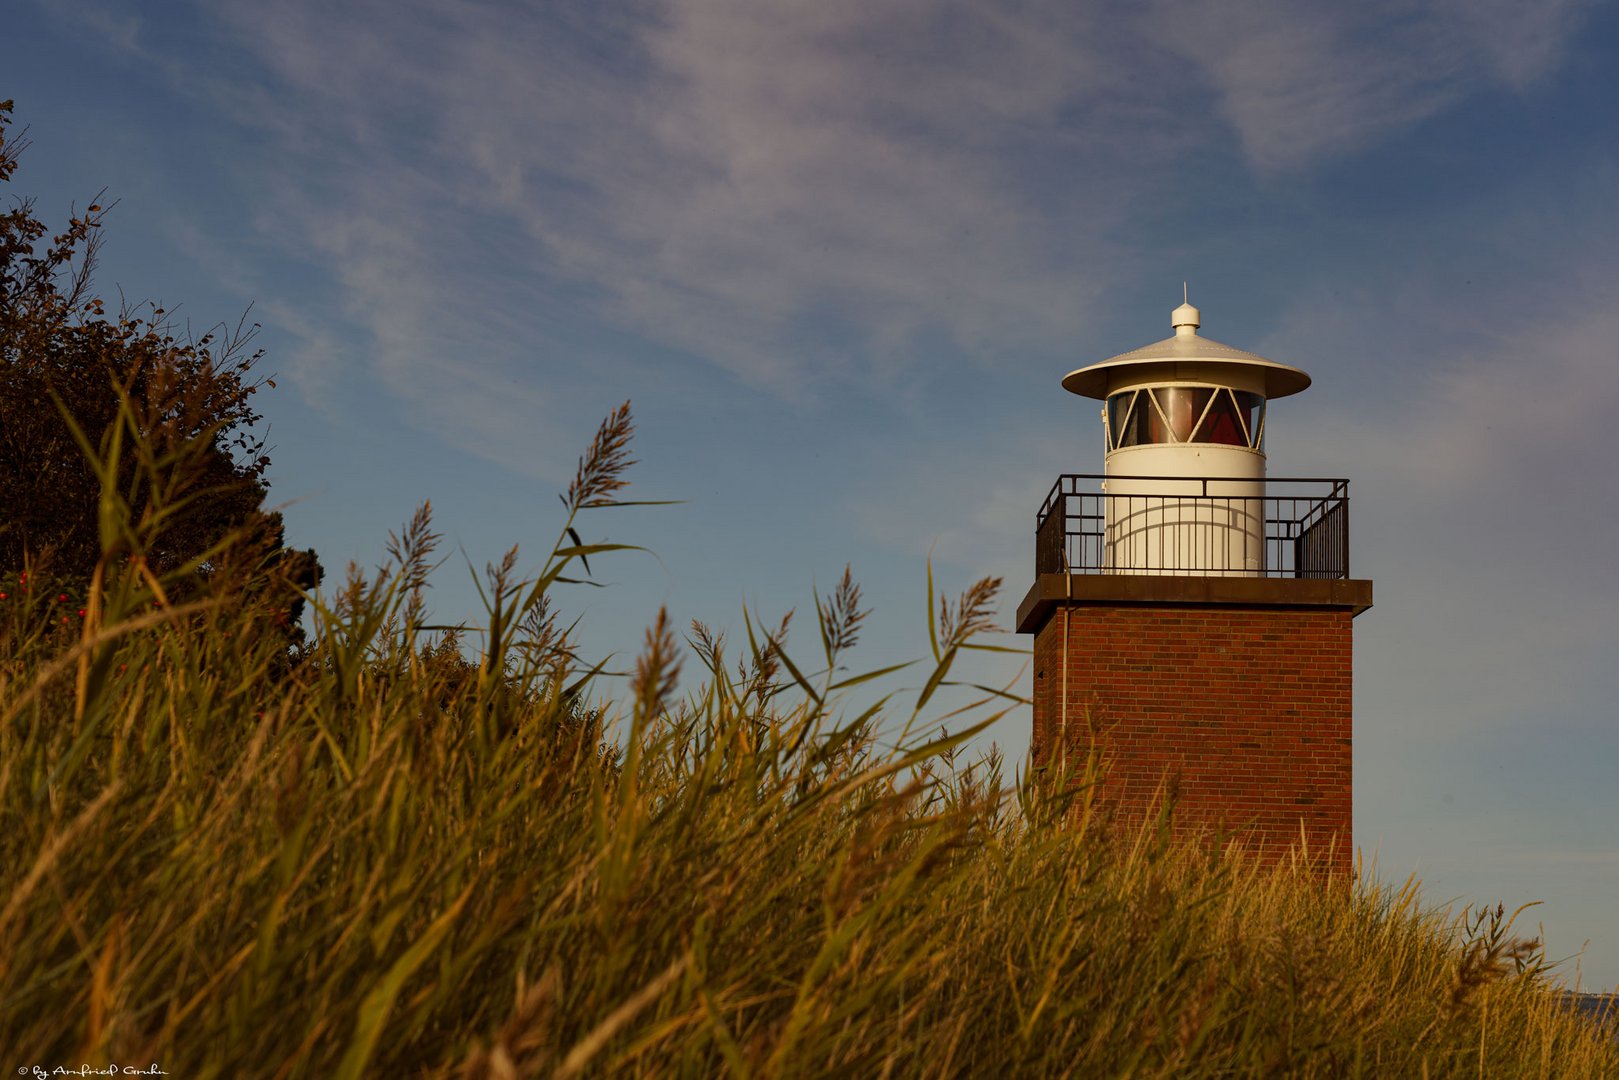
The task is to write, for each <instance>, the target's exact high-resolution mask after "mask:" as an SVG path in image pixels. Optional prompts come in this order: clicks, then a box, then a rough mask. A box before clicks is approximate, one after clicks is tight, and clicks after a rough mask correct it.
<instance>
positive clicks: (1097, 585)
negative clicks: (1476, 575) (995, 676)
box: [1017, 572, 1372, 634]
mask: <svg viewBox="0 0 1619 1080" xmlns="http://www.w3.org/2000/svg"><path fill="white" fill-rule="evenodd" d="M1064 605H1073V606H1075V607H1101V606H1106V607H1118V606H1121V605H1157V606H1164V607H1176V606H1199V607H1202V606H1212V607H1245V608H1300V607H1305V608H1337V609H1340V610H1347V611H1349V612H1350V613H1351V615H1359V614H1360V613H1361V612H1363V611H1365V610H1366V609H1367V608H1369V607H1371V606H1372V583H1371V581H1369V580H1365V579H1356V578H1276V577H1234V576H1231V575H1223V576H1193V575H1171V574H1099V573H1094V572H1092V573H1085V574H1061V573H1056V574H1039V575H1037V577H1036V578H1035V582H1034V585H1033V586H1032V587H1031V588H1030V589H1029V591H1028V594H1027V595H1026V596H1024V598H1023V602H1022V603H1021V604H1019V605H1018V611H1017V632H1018V633H1020V634H1033V633H1036V632H1037V631H1038V630H1039V629H1040V627H1041V626H1043V625H1045V622H1046V620H1047V619H1049V618H1050V617H1051V613H1052V612H1053V611H1054V610H1056V609H1057V608H1058V607H1060V606H1064Z"/></svg>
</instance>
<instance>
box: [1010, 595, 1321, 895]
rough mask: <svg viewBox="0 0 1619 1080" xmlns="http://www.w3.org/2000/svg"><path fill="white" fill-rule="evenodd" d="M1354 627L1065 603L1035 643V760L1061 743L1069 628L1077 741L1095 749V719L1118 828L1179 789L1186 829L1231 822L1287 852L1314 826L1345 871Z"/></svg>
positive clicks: (1072, 728)
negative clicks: (1159, 795)
mask: <svg viewBox="0 0 1619 1080" xmlns="http://www.w3.org/2000/svg"><path fill="white" fill-rule="evenodd" d="M1351 619H1352V613H1351V612H1350V611H1349V610H1344V609H1341V608H1337V609H1335V608H1327V607H1318V606H1317V607H1302V606H1301V607H1274V608H1255V607H1233V606H1221V605H1217V604H1182V605H1174V604H1141V605H1120V606H1079V605H1075V606H1070V605H1067V604H1061V605H1057V606H1055V607H1054V608H1053V609H1051V610H1050V613H1049V616H1048V617H1046V618H1045V620H1044V622H1043V623H1042V624H1041V625H1040V626H1039V628H1038V630H1037V631H1036V633H1035V642H1034V668H1035V677H1034V740H1033V757H1034V761H1035V763H1036V764H1043V763H1045V762H1047V761H1049V760H1050V759H1051V758H1052V756H1053V754H1054V752H1055V749H1056V747H1057V745H1058V740H1059V738H1060V737H1061V732H1060V726H1061V724H1060V703H1061V698H1060V696H1059V695H1060V693H1061V691H1062V680H1063V666H1062V654H1063V627H1064V622H1065V620H1066V621H1067V626H1068V647H1067V652H1068V669H1067V697H1068V739H1069V743H1070V745H1071V746H1072V747H1074V748H1075V749H1076V750H1078V751H1080V752H1081V753H1082V752H1083V748H1084V746H1085V744H1086V740H1087V739H1088V738H1089V737H1090V735H1089V731H1090V729H1088V728H1087V713H1088V714H1089V718H1090V724H1091V725H1092V727H1093V728H1094V730H1095V731H1097V732H1099V733H1101V738H1102V743H1101V745H1102V746H1103V748H1104V752H1105V753H1106V755H1107V757H1108V761H1109V773H1108V780H1107V783H1106V785H1105V786H1104V789H1103V792H1104V804H1105V805H1107V806H1108V807H1109V808H1110V809H1112V810H1113V811H1114V812H1115V813H1116V814H1117V816H1118V818H1119V820H1120V823H1121V824H1124V825H1130V824H1134V823H1136V822H1138V821H1140V819H1141V818H1142V816H1143V815H1145V814H1146V813H1147V812H1148V811H1149V808H1150V806H1151V805H1152V801H1153V798H1154V795H1155V793H1156V792H1157V790H1158V788H1159V786H1160V784H1161V783H1163V782H1164V781H1165V780H1166V779H1168V780H1169V781H1170V782H1171V783H1172V784H1174V786H1175V788H1176V790H1177V792H1178V799H1177V802H1176V810H1175V821H1176V827H1177V829H1196V828H1201V827H1209V828H1215V827H1220V826H1223V827H1224V828H1225V829H1226V831H1227V832H1228V833H1233V834H1236V835H1239V836H1241V837H1242V838H1243V839H1244V840H1245V842H1246V843H1247V844H1248V846H1249V847H1250V849H1253V848H1260V849H1261V850H1262V851H1263V852H1264V853H1265V856H1263V857H1268V858H1275V857H1277V856H1279V855H1280V854H1281V853H1282V852H1284V851H1285V850H1286V849H1287V848H1288V847H1289V846H1291V845H1293V844H1296V843H1297V842H1298V839H1299V835H1300V823H1301V822H1302V823H1303V831H1304V835H1305V837H1306V838H1307V840H1308V843H1309V845H1310V848H1311V849H1312V850H1317V851H1322V852H1324V851H1325V850H1326V847H1327V845H1328V843H1329V841H1331V840H1332V839H1333V838H1335V837H1336V839H1337V846H1336V849H1335V854H1334V858H1333V864H1334V868H1335V869H1339V870H1342V871H1344V872H1347V871H1348V870H1349V868H1350V866H1351V863H1352V859H1353V849H1352V846H1351V818H1352V806H1351V792H1350V781H1351V723H1352V722H1351V709H1350V692H1351V675H1352V659H1351V629H1350V626H1351ZM1078 760H1082V758H1081V759H1078ZM1268 858H1267V861H1268Z"/></svg>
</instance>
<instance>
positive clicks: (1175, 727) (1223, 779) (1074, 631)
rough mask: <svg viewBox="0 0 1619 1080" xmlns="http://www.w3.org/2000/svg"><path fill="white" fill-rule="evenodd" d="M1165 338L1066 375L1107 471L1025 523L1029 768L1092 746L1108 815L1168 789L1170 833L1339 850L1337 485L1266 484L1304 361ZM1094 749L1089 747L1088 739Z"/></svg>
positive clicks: (1341, 609)
mask: <svg viewBox="0 0 1619 1080" xmlns="http://www.w3.org/2000/svg"><path fill="white" fill-rule="evenodd" d="M1171 323H1172V325H1173V326H1174V328H1175V336H1173V337H1170V338H1167V339H1165V340H1164V341H1160V342H1156V343H1154V344H1152V345H1147V346H1144V347H1142V348H1140V349H1135V350H1132V351H1131V352H1127V353H1124V354H1122V355H1120V356H1116V357H1113V358H1112V359H1110V360H1105V361H1103V362H1101V363H1099V364H1093V365H1091V366H1090V367H1086V368H1081V369H1080V370H1078V371H1074V372H1071V373H1070V374H1069V375H1068V376H1067V377H1066V378H1064V379H1063V386H1064V387H1065V388H1067V389H1068V390H1070V391H1072V392H1073V393H1076V394H1080V395H1083V396H1086V397H1091V398H1099V399H1101V400H1102V401H1104V402H1105V405H1104V407H1103V409H1102V427H1103V432H1104V436H1105V440H1106V447H1107V456H1106V465H1105V472H1104V473H1102V474H1100V475H1097V474H1073V475H1065V476H1063V477H1060V478H1059V479H1058V481H1057V484H1056V486H1055V487H1054V488H1053V489H1052V492H1051V495H1050V496H1049V497H1048V498H1047V499H1046V502H1045V505H1044V506H1042V507H1041V510H1040V515H1039V518H1038V521H1037V525H1036V540H1035V582H1034V585H1033V587H1032V588H1031V589H1030V590H1029V593H1028V595H1027V596H1026V597H1025V598H1024V600H1023V603H1022V604H1021V605H1020V606H1019V608H1018V630H1019V631H1020V632H1021V633H1026V634H1033V635H1034V669H1035V674H1034V695H1033V697H1034V737H1033V760H1034V763H1035V764H1036V765H1037V766H1038V765H1047V764H1051V763H1053V762H1054V761H1055V760H1056V759H1057V758H1058V757H1059V756H1060V755H1078V756H1075V757H1070V758H1069V760H1070V762H1072V763H1075V764H1077V762H1079V761H1082V760H1083V754H1084V752H1085V751H1086V749H1087V748H1088V747H1090V746H1092V745H1096V746H1099V747H1100V748H1101V749H1102V751H1103V753H1104V755H1105V757H1106V759H1107V762H1108V773H1107V780H1106V782H1105V784H1104V785H1103V789H1102V794H1103V799H1104V803H1105V804H1106V805H1108V806H1109V807H1110V808H1111V809H1112V810H1113V812H1114V813H1115V814H1116V815H1117V818H1118V820H1119V821H1120V823H1121V824H1123V825H1126V826H1129V825H1130V824H1133V823H1135V822H1139V821H1140V820H1141V819H1142V818H1143V817H1144V816H1145V815H1147V814H1148V813H1149V812H1151V811H1152V810H1153V809H1154V800H1155V797H1156V795H1157V793H1158V792H1159V791H1160V789H1161V788H1167V789H1168V790H1170V791H1172V792H1173V793H1174V795H1175V798H1176V803H1175V823H1176V827H1177V829H1182V830H1198V829H1209V830H1214V829H1223V830H1224V831H1225V832H1226V833H1227V834H1229V835H1235V836H1237V837H1239V838H1241V839H1242V840H1243V841H1244V842H1245V843H1246V844H1247V845H1248V847H1249V849H1250V850H1257V851H1259V852H1261V853H1262V857H1265V858H1267V859H1274V858H1276V857H1277V856H1279V855H1280V854H1281V853H1282V852H1284V851H1286V850H1287V848H1288V847H1289V846H1292V845H1295V844H1297V843H1298V842H1299V839H1300V837H1301V835H1302V836H1303V837H1304V839H1305V840H1306V841H1307V843H1308V845H1309V847H1310V850H1311V851H1313V852H1321V853H1324V852H1325V851H1326V850H1327V848H1328V846H1329V844H1330V845H1332V847H1333V852H1334V855H1333V860H1332V863H1333V865H1334V867H1335V868H1337V869H1340V870H1344V871H1347V870H1348V868H1349V867H1350V865H1351V863H1352V859H1353V848H1352V802H1351V786H1350V785H1351V772H1352V745H1351V737H1352V720H1351V716H1352V713H1351V704H1350V698H1351V683H1352V665H1353V659H1352V627H1351V620H1352V619H1353V618H1354V616H1356V615H1358V614H1360V613H1361V612H1362V611H1365V610H1366V609H1367V608H1369V607H1370V606H1371V603H1372V583H1371V582H1370V581H1365V580H1354V579H1351V578H1350V577H1349V482H1348V481H1347V480H1313V479H1312V480H1298V479H1277V478H1267V477H1266V475H1265V409H1266V404H1267V402H1268V401H1270V400H1272V399H1275V398H1279V397H1285V396H1287V395H1289V394H1295V393H1298V392H1299V391H1301V390H1303V389H1305V388H1306V387H1308V386H1309V385H1310V377H1309V376H1308V375H1306V374H1305V373H1304V372H1302V371H1300V370H1298V369H1297V368H1293V367H1288V366H1287V365H1284V364H1278V363H1275V362H1273V361H1270V360H1266V359H1265V358H1264V357H1260V356H1255V355H1254V354H1253V353H1249V352H1244V351H1242V350H1240V349H1234V348H1232V347H1231V346H1229V345H1222V344H1220V343H1219V342H1215V341H1211V340H1209V339H1208V338H1204V337H1200V336H1199V335H1198V333H1197V328H1198V325H1199V312H1198V310H1197V309H1196V308H1194V307H1192V306H1191V305H1190V304H1183V305H1182V306H1181V307H1179V308H1177V309H1175V312H1174V314H1173V316H1172V318H1171ZM1093 740H1096V741H1095V742H1093Z"/></svg>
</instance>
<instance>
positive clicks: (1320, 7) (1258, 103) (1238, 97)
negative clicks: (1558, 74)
mask: <svg viewBox="0 0 1619 1080" xmlns="http://www.w3.org/2000/svg"><path fill="white" fill-rule="evenodd" d="M1585 6H1588V5H1587V4H1585V3H1581V2H1579V0H1556V2H1553V3H1545V4H1538V3H1537V4H1522V3H1513V2H1511V0H1488V2H1484V3H1474V2H1471V0H1442V2H1438V3H1434V2H1431V0H1392V2H1391V0H1378V2H1371V3H1355V4H1295V3H1289V2H1288V0H1247V2H1243V3H1234V4H1233V3H1225V4H1204V3H1199V2H1197V0H1161V2H1160V3H1158V4H1157V5H1155V11H1154V17H1153V21H1154V23H1155V24H1156V25H1157V26H1158V27H1159V28H1160V32H1161V35H1162V39H1163V40H1164V42H1165V43H1166V44H1167V45H1168V46H1169V47H1170V48H1172V49H1174V50H1176V51H1177V52H1179V53H1180V54H1181V55H1182V56H1184V57H1185V59H1186V60H1187V61H1188V62H1190V63H1191V64H1193V65H1195V66H1196V68H1198V69H1199V70H1201V71H1202V72H1203V74H1204V76H1205V77H1206V79H1207V80H1208V84H1209V86H1210V87H1211V88H1212V89H1213V90H1214V92H1215V94H1216V95H1217V97H1218V100H1219V108H1220V112H1221V114H1222V115H1223V116H1224V117H1225V118H1226V120H1227V121H1228V122H1229V123H1230V124H1231V126H1232V127H1233V128H1234V129H1235V130H1236V132H1237V134H1238V136H1239V137H1240V138H1241V140H1242V145H1243V148H1244V150H1245V151H1246V153H1247V155H1248V158H1249V160H1250V161H1251V162H1252V163H1253V164H1254V166H1255V167H1256V168H1258V169H1260V170H1261V171H1266V172H1269V171H1276V170H1291V169H1297V168H1300V167H1303V166H1306V165H1310V164H1313V163H1315V162H1317V161H1319V160H1321V159H1323V158H1327V157H1332V156H1336V155H1341V154H1344V153H1347V152H1350V151H1354V150H1358V149H1361V148H1362V147H1365V146H1366V145H1368V144H1370V143H1372V142H1373V141H1375V140H1376V139H1378V138H1379V137H1381V136H1384V135H1387V134H1390V133H1393V132H1398V131H1401V130H1403V129H1406V128H1408V127H1410V126H1411V125H1413V124H1415V123H1417V122H1419V121H1422V120H1425V119H1427V118H1428V117H1430V116H1433V115H1434V114H1435V113H1437V112H1439V111H1440V110H1442V109H1444V108H1446V107H1447V106H1450V105H1452V104H1454V103H1455V102H1457V101H1459V100H1460V99H1462V98H1463V97H1464V96H1466V95H1468V94H1470V93H1473V92H1476V91H1477V90H1479V89H1480V88H1481V87H1482V86H1484V85H1487V84H1488V83H1489V82H1490V81H1492V80H1499V81H1501V82H1504V83H1505V84H1507V85H1509V86H1513V87H1523V86H1526V85H1528V84H1529V83H1531V82H1533V81H1534V80H1535V79H1536V78H1538V77H1539V76H1540V75H1542V74H1543V73H1544V72H1545V71H1546V70H1548V69H1549V68H1550V67H1551V66H1552V65H1553V64H1554V63H1555V61H1556V59H1557V58H1558V56H1559V55H1560V53H1561V51H1562V47H1563V43H1564V42H1565V41H1566V40H1567V38H1568V36H1569V34H1570V33H1571V32H1572V30H1573V28H1574V26H1575V24H1576V22H1577V16H1578V13H1579V11H1580V9H1581V8H1582V7H1585Z"/></svg>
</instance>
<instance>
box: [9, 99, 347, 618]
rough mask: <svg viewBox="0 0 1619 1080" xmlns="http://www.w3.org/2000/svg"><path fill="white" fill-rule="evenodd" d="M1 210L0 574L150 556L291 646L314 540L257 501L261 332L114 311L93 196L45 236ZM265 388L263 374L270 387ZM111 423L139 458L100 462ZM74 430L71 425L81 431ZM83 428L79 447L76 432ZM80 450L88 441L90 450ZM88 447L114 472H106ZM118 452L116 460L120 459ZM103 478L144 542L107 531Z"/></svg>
mask: <svg viewBox="0 0 1619 1080" xmlns="http://www.w3.org/2000/svg"><path fill="white" fill-rule="evenodd" d="M11 108H12V103H11V102H10V101H4V102H0V185H4V184H9V183H10V182H11V178H12V176H13V174H14V173H15V171H16V168H17V162H18V157H19V155H20V153H21V152H22V150H23V149H25V147H26V143H25V141H24V140H23V139H21V138H20V137H12V138H9V139H8V137H7V128H8V124H9V119H10V112H11ZM7 201H8V202H9V203H10V205H9V206H6V207H3V208H0V567H3V568H11V569H17V570H20V569H22V568H24V567H33V568H34V570H35V572H36V575H37V574H39V573H41V572H43V573H45V574H48V575H50V576H51V577H52V578H53V579H56V580H61V581H69V582H71V581H88V580H89V579H90V577H91V576H92V574H93V572H94V570H95V567H96V566H97V565H98V563H100V562H101V561H102V560H104V559H108V558H111V559H130V558H139V559H141V560H143V561H144V562H145V563H146V565H147V566H148V567H150V568H151V569H152V570H153V571H154V573H157V574H159V575H170V576H174V577H177V579H178V580H179V582H180V583H181V588H180V591H181V592H182V593H185V592H193V593H194V592H200V591H201V590H203V589H206V588H208V587H210V586H213V587H215V588H218V587H225V586H227V585H230V586H236V587H245V588H248V589H249V590H250V591H253V592H257V593H260V594H262V597H261V599H262V603H263V606H264V609H265V611H266V614H267V616H268V617H269V618H270V619H271V621H272V622H273V623H276V624H278V625H280V626H281V627H282V628H283V630H284V632H285V633H286V635H287V637H288V640H289V642H296V641H298V640H301V631H299V630H298V628H297V627H298V619H299V616H300V614H301V611H302V605H303V601H302V599H301V598H300V597H299V596H298V590H299V589H304V590H308V589H312V588H314V587H315V586H316V585H318V584H319V582H320V579H321V576H322V568H321V566H320V561H319V559H318V557H317V556H316V554H315V552H314V551H313V550H302V551H300V550H293V549H289V548H287V547H286V546H285V536H284V524H283V522H282V518H281V515H280V513H278V512H275V511H269V510H266V509H265V508H264V501H265V498H266V497H267V495H268V494H269V488H268V485H267V482H266V479H265V473H266V470H267V469H268V467H269V464H270V459H269V457H268V454H267V447H266V445H265V441H264V439H263V438H262V437H261V436H260V435H258V434H256V433H254V432H253V431H252V430H251V429H252V426H253V425H254V424H255V423H256V422H257V421H258V420H259V419H261V417H260V415H259V414H258V413H256V412H255V411H254V410H253V408H252V403H251V399H252V396H253V394H254V393H255V392H256V391H257V390H258V388H259V386H260V385H261V383H260V382H257V381H253V379H252V370H253V367H254V365H255V364H256V363H257V362H258V361H259V360H260V359H261V358H262V356H263V351H262V350H259V349H255V348H254V347H253V338H254V335H255V332H256V330H257V327H256V326H249V325H247V324H246V323H245V321H244V322H242V323H239V324H238V325H237V326H236V327H235V329H234V330H231V329H219V330H215V331H210V332H208V333H205V334H203V335H201V336H193V335H191V334H190V333H189V331H185V332H182V331H180V330H179V329H178V328H177V327H176V326H175V324H174V322H173V319H172V315H171V313H170V312H167V311H165V310H164V309H163V308H161V307H156V306H153V305H141V306H131V305H128V304H120V305H119V307H118V309H117V310H116V312H109V310H108V304H107V302H106V301H105V300H103V299H102V298H101V297H100V296H98V295H96V294H95V291H94V289H93V286H92V277H93V273H94V269H95V264H96V253H97V248H98V246H99V243H100V235H101V234H100V231H99V230H100V228H101V225H102V221H103V219H104V218H105V216H106V213H107V207H106V206H105V205H104V204H103V203H102V202H101V201H100V200H99V199H98V200H95V201H92V202H91V203H90V205H89V206H88V208H87V209H86V210H85V211H84V213H82V214H72V215H71V216H70V218H69V220H68V223H67V227H66V228H65V229H63V230H62V231H60V232H57V233H54V234H52V233H50V230H49V229H48V228H47V226H46V225H45V223H44V222H43V221H41V220H40V218H39V217H38V216H37V215H36V214H35V212H34V203H33V200H31V199H28V198H24V197H20V196H16V195H11V196H10V198H9V199H8V200H7ZM265 382H267V383H268V384H269V385H270V386H271V387H273V386H274V383H273V381H269V380H265ZM120 423H123V424H125V425H127V427H128V428H130V429H132V432H133V433H136V434H138V435H139V438H138V439H134V440H132V443H133V444H134V445H135V446H137V447H138V448H139V452H138V453H135V452H131V453H126V454H124V455H123V456H122V457H117V456H116V455H113V456H111V457H108V456H104V452H106V451H108V450H109V443H110V441H111V440H112V437H113V434H114V432H115V429H116V428H117V427H118V425H119V424H120ZM75 427H77V429H78V432H77V434H76V433H75V431H74V428H75ZM81 438H82V440H83V443H81V442H80V439H81ZM86 444H87V445H86ZM95 457H101V458H102V461H104V462H107V463H109V464H110V465H115V468H113V469H112V471H111V473H110V475H107V476H104V475H103V473H102V470H101V469H99V468H98V467H97V462H96V461H95V460H93V458H95ZM115 457H116V460H115V461H114V458H115ZM109 487H111V488H112V489H113V491H114V492H115V493H116V495H117V496H118V497H120V498H121V499H122V500H123V501H124V502H125V503H126V505H127V507H128V510H129V518H128V520H130V521H133V522H137V523H141V524H142V525H143V527H142V528H140V529H139V530H138V535H135V534H132V533H128V532H127V531H126V534H125V535H123V536H121V537H119V536H113V535H109V534H108V531H107V529H106V528H105V527H104V525H103V518H104V517H105V515H103V513H102V502H103V497H104V496H105V495H108V494H109V492H108V491H107V489H108V488H109Z"/></svg>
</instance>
